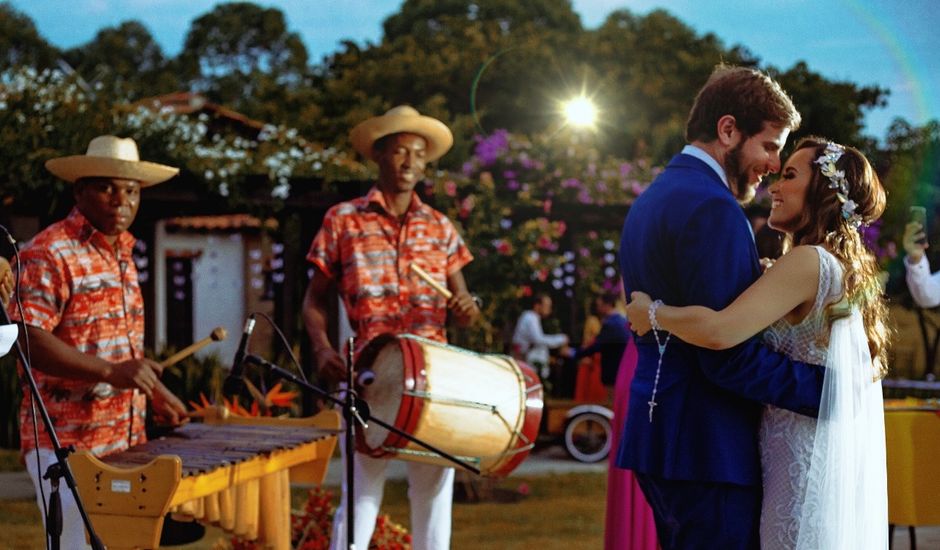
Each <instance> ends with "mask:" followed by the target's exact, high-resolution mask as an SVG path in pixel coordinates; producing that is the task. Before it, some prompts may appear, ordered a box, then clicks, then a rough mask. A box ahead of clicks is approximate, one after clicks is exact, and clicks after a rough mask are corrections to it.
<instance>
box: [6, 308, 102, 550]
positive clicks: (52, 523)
mask: <svg viewBox="0 0 940 550" xmlns="http://www.w3.org/2000/svg"><path fill="white" fill-rule="evenodd" d="M0 324H5V325H8V324H10V316H9V315H7V311H6V308H4V307H0ZM20 327H21V328H22V329H23V331H24V332H25V330H26V323H22V324H20ZM13 347H14V348H15V349H16V354H17V356H18V357H19V360H20V364H22V365H23V374H24V377H25V378H26V381H27V382H28V383H29V390H30V394H31V395H32V396H33V402H34V403H36V405H37V406H38V409H39V415H40V417H42V423H43V425H44V426H45V428H46V433H47V434H49V440H50V441H52V448H53V450H54V451H55V456H56V462H55V464H50V465H49V468H48V469H47V470H46V473H45V475H43V476H42V477H43V479H48V480H49V484H50V485H51V486H52V491H51V492H50V494H49V509H48V510H47V517H46V522H45V523H46V542H47V543H49V545H50V546H51V548H52V549H53V550H58V548H59V544H60V540H59V538H60V537H61V536H62V502H61V500H60V497H59V480H60V479H61V478H65V483H66V485H68V486H69V490H70V491H71V492H72V498H74V499H75V505H76V506H77V507H78V513H79V514H81V516H82V522H84V524H85V529H86V530H87V531H88V539H89V541H90V542H91V547H92V548H94V549H95V550H104V544H102V542H101V539H99V538H98V535H97V533H95V529H94V527H93V526H92V525H91V519H89V517H88V514H87V513H86V512H85V506H84V505H83V504H82V499H81V498H80V497H79V495H78V488H77V487H76V485H75V477H74V476H73V475H72V470H71V469H70V468H69V462H68V456H69V454H70V453H72V452H74V451H75V448H74V447H73V446H71V445H69V446H68V447H66V448H63V447H62V445H61V444H60V443H59V437H58V436H57V435H56V433H55V428H53V426H52V419H51V418H50V417H49V411H48V410H46V404H45V403H43V400H42V396H40V395H39V387H38V386H36V379H35V378H33V371H32V368H31V367H30V365H29V361H27V360H26V355H25V354H24V353H23V349H22V348H21V347H20V342H19V338H17V339H16V341H15V342H14V343H13ZM41 487H42V483H41V482H40V489H41Z"/></svg>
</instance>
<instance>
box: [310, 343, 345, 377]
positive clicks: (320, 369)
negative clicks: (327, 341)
mask: <svg viewBox="0 0 940 550" xmlns="http://www.w3.org/2000/svg"><path fill="white" fill-rule="evenodd" d="M316 358H317V374H318V375H319V376H320V377H321V378H322V379H323V380H325V381H326V382H329V383H330V384H336V383H338V382H343V381H345V380H346V363H345V362H344V361H343V358H342V357H340V355H339V353H337V352H336V350H335V349H333V348H332V347H329V346H324V347H322V348H318V349H317V351H316Z"/></svg>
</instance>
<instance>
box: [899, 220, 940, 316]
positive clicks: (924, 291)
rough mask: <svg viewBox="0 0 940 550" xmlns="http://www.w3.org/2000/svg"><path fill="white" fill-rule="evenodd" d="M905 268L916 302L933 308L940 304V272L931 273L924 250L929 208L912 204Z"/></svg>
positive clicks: (905, 236) (906, 234)
mask: <svg viewBox="0 0 940 550" xmlns="http://www.w3.org/2000/svg"><path fill="white" fill-rule="evenodd" d="M902 242H903V245H904V251H905V252H906V253H907V256H906V257H905V258H904V268H905V269H906V271H907V276H906V279H907V288H908V290H910V292H911V297H912V298H913V299H914V303H915V304H917V305H918V306H920V307H924V308H931V307H936V306H937V305H940V272H937V273H933V274H931V273H930V262H929V261H928V260H927V255H926V254H924V250H926V248H927V247H928V246H929V245H928V244H927V209H926V208H924V207H923V206H912V207H911V209H910V220H909V221H908V223H907V226H906V227H905V228H904V238H903V241H902Z"/></svg>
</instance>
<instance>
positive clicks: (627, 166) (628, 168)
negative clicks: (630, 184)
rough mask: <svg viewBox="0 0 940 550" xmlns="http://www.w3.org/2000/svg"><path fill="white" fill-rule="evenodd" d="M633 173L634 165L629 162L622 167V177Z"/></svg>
mask: <svg viewBox="0 0 940 550" xmlns="http://www.w3.org/2000/svg"><path fill="white" fill-rule="evenodd" d="M632 171H633V165H632V164H630V163H629V162H624V163H623V164H621V165H620V175H621V176H629V175H630V172H632Z"/></svg>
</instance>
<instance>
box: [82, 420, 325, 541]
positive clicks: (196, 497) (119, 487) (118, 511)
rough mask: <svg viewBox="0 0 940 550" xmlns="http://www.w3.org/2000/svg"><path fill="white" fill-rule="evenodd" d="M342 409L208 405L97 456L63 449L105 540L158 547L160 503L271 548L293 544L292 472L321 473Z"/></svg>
mask: <svg viewBox="0 0 940 550" xmlns="http://www.w3.org/2000/svg"><path fill="white" fill-rule="evenodd" d="M339 429H340V416H339V414H338V413H337V412H335V411H324V412H321V413H320V414H318V415H316V416H314V417H311V418H309V419H275V418H239V417H232V416H228V415H227V414H225V413H224V412H222V413H221V414H219V413H211V414H209V415H208V416H207V417H206V419H205V422H204V423H192V424H187V425H186V426H183V427H181V428H179V429H178V430H175V431H174V432H172V433H171V434H169V435H168V436H165V437H162V438H160V439H157V440H154V441H149V442H147V443H145V444H144V445H138V446H136V447H133V448H131V449H128V450H127V451H124V452H122V453H117V454H114V455H110V456H107V457H105V458H104V459H98V458H95V457H94V456H92V455H91V454H90V453H88V452H78V453H76V454H75V455H74V456H72V457H71V458H70V459H69V464H70V465H71V467H72V470H73V472H74V474H75V480H76V483H77V485H78V490H79V493H80V495H81V498H82V501H83V502H84V504H85V506H86V508H87V510H88V513H89V516H90V517H91V521H92V524H93V525H94V527H95V530H96V531H97V533H98V536H99V537H100V538H101V540H102V542H103V543H104V544H105V545H106V546H107V547H108V548H109V549H110V550H115V549H132V548H157V547H158V546H159V541H160V531H161V529H162V528H163V518H164V516H165V515H166V514H167V512H175V513H181V514H184V515H187V516H192V517H194V518H196V519H199V520H200V521H202V522H205V523H211V524H215V525H219V526H220V527H222V528H223V529H225V530H226V531H230V532H232V533H233V534H235V535H238V536H241V537H243V538H246V539H249V540H257V541H259V542H261V543H262V544H263V545H264V546H267V547H269V548H273V549H275V550H287V549H289V548H290V543H291V541H290V536H291V533H290V482H291V481H295V482H305V483H322V482H323V479H324V477H325V476H326V469H327V466H328V464H329V460H330V457H331V456H332V453H333V449H334V447H335V445H336V433H337V432H338V431H339Z"/></svg>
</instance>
